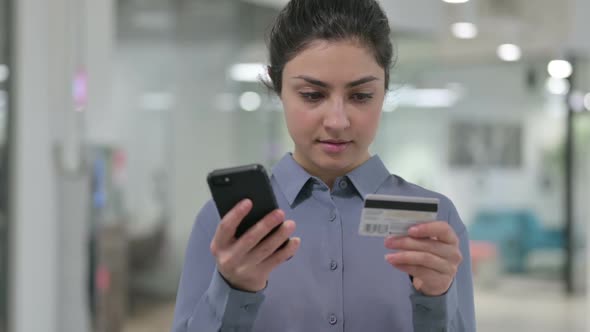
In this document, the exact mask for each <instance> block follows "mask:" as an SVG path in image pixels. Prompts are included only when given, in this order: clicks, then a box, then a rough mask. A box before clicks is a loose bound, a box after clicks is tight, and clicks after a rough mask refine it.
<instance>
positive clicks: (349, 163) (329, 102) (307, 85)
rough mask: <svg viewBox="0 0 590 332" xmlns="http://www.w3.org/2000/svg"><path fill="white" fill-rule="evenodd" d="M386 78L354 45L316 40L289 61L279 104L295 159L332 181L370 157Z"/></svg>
mask: <svg viewBox="0 0 590 332" xmlns="http://www.w3.org/2000/svg"><path fill="white" fill-rule="evenodd" d="M384 79H385V71H384V69H383V68H381V67H380V66H379V64H378V63H377V62H376V60H375V58H374V56H373V55H372V54H371V52H370V50H369V49H368V48H366V47H364V46H362V45H361V44H360V43H358V42H354V41H339V42H329V41H323V40H318V41H315V42H313V43H312V44H311V45H310V46H309V47H308V48H306V49H305V50H304V51H302V52H300V53H299V54H298V55H297V56H295V57H294V58H293V59H292V60H291V61H289V62H287V64H286V65H285V67H284V70H283V81H282V91H281V100H282V102H283V107H284V110H285V119H286V122H287V127H288V129H289V133H290V135H291V137H292V139H293V141H294V143H295V150H294V153H293V156H294V158H295V160H296V161H297V162H298V163H299V164H300V165H301V166H303V168H305V169H306V170H307V171H308V172H310V173H311V174H312V175H315V176H318V177H320V178H322V179H323V180H324V181H327V183H328V182H331V181H333V180H334V179H335V178H336V177H338V176H341V175H344V174H346V173H347V172H349V171H351V170H352V169H354V168H356V167H357V166H359V165H361V164H362V163H364V162H365V161H366V160H367V159H369V157H370V156H369V151H368V149H369V145H370V144H371V143H372V142H373V139H374V138H375V134H376V132H377V127H378V124H379V119H380V117H381V108H382V106H383V100H384V97H385V85H384ZM328 184H329V185H331V183H328Z"/></svg>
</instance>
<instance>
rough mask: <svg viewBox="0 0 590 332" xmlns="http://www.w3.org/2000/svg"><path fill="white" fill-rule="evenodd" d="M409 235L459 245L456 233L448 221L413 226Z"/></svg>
mask: <svg viewBox="0 0 590 332" xmlns="http://www.w3.org/2000/svg"><path fill="white" fill-rule="evenodd" d="M408 235H409V236H411V237H414V238H436V239H438V240H439V241H442V242H444V243H448V244H453V245H454V244H457V243H459V239H458V238H457V235H456V234H455V231H453V228H451V225H449V223H448V222H446V221H434V222H429V223H424V224H420V225H416V226H412V227H411V228H410V229H409V230H408Z"/></svg>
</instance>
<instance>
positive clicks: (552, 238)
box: [469, 210, 565, 273]
mask: <svg viewBox="0 0 590 332" xmlns="http://www.w3.org/2000/svg"><path fill="white" fill-rule="evenodd" d="M469 235H470V238H471V240H474V241H486V242H489V243H493V244H495V246H496V247H497V248H498V252H499V256H500V261H501V266H502V270H504V271H506V272H516V273H518V272H525V271H526V266H527V258H528V256H529V255H530V254H531V253H533V252H535V251H541V250H563V249H564V247H565V235H564V231H563V230H560V229H549V228H544V227H542V226H541V224H540V222H539V220H538V218H537V217H536V215H535V214H534V213H533V212H532V211H530V210H487V211H480V212H479V213H477V215H476V217H475V220H474V222H473V223H472V224H471V225H470V226H469Z"/></svg>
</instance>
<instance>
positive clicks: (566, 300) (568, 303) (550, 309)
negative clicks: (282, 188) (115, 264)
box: [125, 277, 590, 332]
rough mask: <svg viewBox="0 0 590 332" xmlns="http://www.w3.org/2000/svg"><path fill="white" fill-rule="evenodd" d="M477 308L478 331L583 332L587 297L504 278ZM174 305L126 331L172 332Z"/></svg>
mask: <svg viewBox="0 0 590 332" xmlns="http://www.w3.org/2000/svg"><path fill="white" fill-rule="evenodd" d="M475 294H476V297H475V305H476V318H477V330H478V331H479V332H492V331H493V332H496V331H503V332H512V331H514V332H516V331H519V332H520V331H535V332H556V331H560V332H561V331H568V332H584V331H590V329H589V330H586V316H587V314H588V311H587V307H586V298H585V297H584V296H574V297H566V296H564V295H563V294H562V286H561V284H559V283H557V282H555V281H546V280H534V279H528V278H516V277H511V278H504V279H503V280H502V281H501V282H500V283H499V284H498V285H497V286H496V287H494V288H487V289H486V288H476V291H475ZM173 312H174V304H173V303H166V304H159V305H157V306H145V308H142V309H140V310H138V313H137V314H136V315H135V316H134V317H132V318H131V319H130V320H129V321H128V323H127V326H126V328H125V332H156V331H157V332H162V331H169V330H170V326H171V322H172V315H173Z"/></svg>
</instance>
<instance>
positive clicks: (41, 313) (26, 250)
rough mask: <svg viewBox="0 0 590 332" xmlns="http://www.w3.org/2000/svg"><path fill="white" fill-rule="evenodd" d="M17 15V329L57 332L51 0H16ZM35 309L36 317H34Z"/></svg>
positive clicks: (14, 166)
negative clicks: (50, 55)
mask: <svg viewBox="0 0 590 332" xmlns="http://www.w3.org/2000/svg"><path fill="white" fill-rule="evenodd" d="M14 5H15V8H14V9H15V10H16V11H15V16H16V20H15V22H16V24H17V27H16V36H15V41H16V46H15V55H16V56H15V71H14V73H15V75H16V76H15V82H16V87H15V96H14V105H15V112H13V114H14V116H15V119H14V123H15V130H14V132H15V136H14V142H15V146H14V151H15V152H14V155H13V158H12V159H13V160H12V167H11V169H12V170H13V171H14V177H13V179H12V183H11V185H12V188H14V191H13V195H12V197H13V199H12V200H11V201H12V204H13V206H12V211H13V227H12V232H13V233H12V235H11V238H12V249H11V253H12V254H13V256H12V258H11V261H12V266H11V276H10V280H11V294H10V298H11V304H10V308H11V310H10V313H11V316H12V317H11V322H12V323H11V324H12V326H11V327H10V329H11V331H14V332H28V331H48V332H57V331H58V329H57V328H58V326H57V322H58V321H57V319H58V316H57V310H58V307H57V304H58V302H57V301H58V293H57V282H58V280H57V275H58V272H57V266H58V261H59V260H58V251H57V246H58V243H57V241H58V236H57V233H58V231H59V230H58V220H57V208H56V206H57V198H56V195H55V193H56V173H55V168H54V165H55V164H54V159H53V156H52V153H51V151H52V142H53V133H52V132H51V126H50V125H49V124H50V123H51V122H52V119H51V108H50V106H49V105H52V104H53V102H54V100H52V98H51V96H50V95H49V91H48V84H49V82H50V80H51V77H50V76H49V61H50V58H49V56H40V55H41V54H44V55H48V54H49V53H50V49H51V48H50V47H51V46H50V44H49V37H50V33H49V31H48V30H49V17H48V16H47V15H46V13H47V12H49V11H50V7H51V4H50V3H49V2H47V1H35V0H23V1H16V2H14ZM32 313H34V314H33V315H34V319H32V318H31V315H32Z"/></svg>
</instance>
